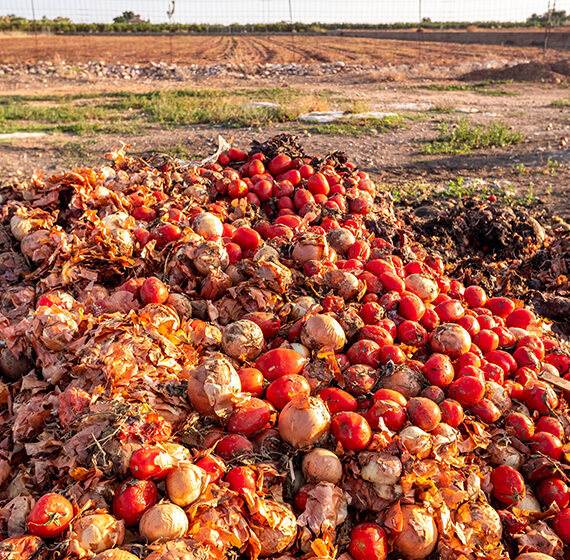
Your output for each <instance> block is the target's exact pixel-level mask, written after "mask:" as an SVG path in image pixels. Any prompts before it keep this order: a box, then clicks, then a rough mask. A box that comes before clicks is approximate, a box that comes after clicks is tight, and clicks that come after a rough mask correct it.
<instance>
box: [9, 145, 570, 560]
mask: <svg viewBox="0 0 570 560" xmlns="http://www.w3.org/2000/svg"><path fill="white" fill-rule="evenodd" d="M282 151H283V150H282ZM109 158H110V159H111V161H112V163H111V165H110V166H105V167H101V168H99V169H88V168H85V169H80V168H77V169H76V170H75V171H73V172H68V173H64V174H61V175H55V176H52V177H48V178H44V177H42V175H41V174H39V173H37V174H35V175H34V176H33V177H31V178H30V179H29V180H27V181H23V182H20V183H18V184H14V185H10V186H8V187H4V188H3V189H2V190H1V191H0V193H1V194H0V196H1V197H2V199H1V200H2V207H1V210H2V214H1V219H2V221H1V224H0V289H1V292H2V293H1V301H0V304H1V306H0V312H1V315H0V345H1V346H0V348H1V353H0V369H1V372H2V378H3V381H2V383H0V406H1V408H0V413H1V419H2V422H1V425H0V500H1V502H0V503H1V506H2V507H1V509H0V534H1V537H2V538H3V540H2V542H0V559H2V560H6V559H18V560H31V559H34V560H44V559H51V558H54V559H55V558H58V559H62V558H65V559H83V558H93V559H96V560H102V559H109V560H135V559H137V558H138V559H142V558H144V559H147V560H157V559H193V558H199V559H204V560H208V559H213V560H215V559H222V558H242V557H243V558H251V559H253V560H256V559H257V558H273V559H283V560H289V559H293V558H304V559H311V558H315V559H332V558H342V559H343V560H351V559H353V560H383V559H385V558H392V559H398V558H399V559H420V558H441V559H444V560H448V559H449V560H453V559H457V560H462V559H469V560H471V559H476V558H480V559H501V558H516V559H518V560H547V559H551V558H555V559H557V560H561V559H563V558H566V559H568V558H570V553H569V552H568V549H567V548H566V545H569V544H570V508H569V507H568V506H569V501H570V490H569V486H568V484H569V482H568V477H567V473H568V465H569V462H570V443H569V442H568V435H569V434H570V423H569V421H568V414H567V410H568V407H567V403H566V400H565V394H564V391H563V389H560V388H559V387H564V382H565V378H567V377H570V372H569V367H570V357H569V354H568V352H567V350H565V346H564V344H565V343H564V341H562V340H560V339H557V338H556V337H554V336H553V335H551V334H550V332H549V331H548V325H546V324H544V323H543V322H542V321H541V319H540V318H539V317H537V316H535V314H534V313H533V312H532V311H531V310H530V309H527V308H525V307H523V306H522V304H520V302H518V301H514V300H512V299H510V298H508V297H501V296H500V295H496V294H490V293H486V291H485V290H484V289H482V288H481V287H479V286H477V285H469V286H466V285H464V284H462V283H461V282H459V281H457V280H453V279H452V278H449V277H448V276H447V275H446V273H445V272H446V265H447V263H446V262H445V260H444V258H443V256H442V255H443V253H440V252H438V251H442V250H443V249H444V248H442V247H435V246H434V247H426V246H423V245H421V244H419V243H417V242H415V241H414V239H413V236H412V235H411V234H410V233H409V230H407V229H406V225H405V224H404V223H403V222H402V221H401V220H399V219H398V218H397V216H396V215H395V212H394V208H393V205H392V202H391V199H390V197H389V195H387V194H385V193H382V192H379V190H378V189H377V188H376V186H375V184H374V182H373V181H372V180H371V178H370V177H369V176H368V175H367V174H366V173H363V172H360V171H358V170H357V169H356V168H355V166H354V165H351V164H350V163H348V162H346V159H345V158H343V157H339V156H338V154H331V155H329V156H327V157H325V158H322V159H317V158H305V157H290V156H289V155H287V153H271V154H268V153H264V152H263V151H252V152H251V153H246V152H244V151H241V150H238V149H235V148H231V149H229V150H228V151H226V152H224V153H221V154H220V155H219V157H218V159H217V163H209V164H204V165H202V166H200V165H196V166H192V165H190V166H186V167H182V166H179V165H177V164H175V163H172V162H170V163H168V162H167V163H165V164H164V165H161V166H159V167H156V166H153V165H151V164H150V163H148V162H146V161H144V160H142V159H135V158H133V157H129V156H127V155H125V153H124V151H123V150H118V151H116V152H114V153H112V154H109Z"/></svg>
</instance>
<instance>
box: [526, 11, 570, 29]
mask: <svg viewBox="0 0 570 560" xmlns="http://www.w3.org/2000/svg"><path fill="white" fill-rule="evenodd" d="M526 22H527V24H529V25H540V26H544V25H548V24H549V23H550V25H553V26H559V25H567V24H569V23H570V16H569V15H567V14H566V10H552V11H550V12H544V14H541V15H539V14H532V16H530V17H529V18H528V19H527V20H526Z"/></svg>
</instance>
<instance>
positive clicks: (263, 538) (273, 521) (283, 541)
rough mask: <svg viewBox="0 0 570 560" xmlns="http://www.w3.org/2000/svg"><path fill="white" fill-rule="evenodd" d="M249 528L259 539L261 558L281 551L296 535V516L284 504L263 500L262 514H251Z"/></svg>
mask: <svg viewBox="0 0 570 560" xmlns="http://www.w3.org/2000/svg"><path fill="white" fill-rule="evenodd" d="M250 527H251V530H252V531H253V532H254V533H255V536H256V537H257V538H258V539H259V544H260V546H261V551H260V552H259V555H260V556H261V557H262V558H265V557H266V556H273V555H274V554H278V553H280V552H283V551H284V550H285V549H286V548H287V547H289V545H291V543H292V542H293V540H294V539H295V536H296V535H297V518H296V517H295V515H294V513H293V512H292V511H291V510H290V509H289V508H288V507H287V506H286V505H285V504H281V503H279V502H275V501H273V500H263V515H259V514H257V515H252V520H251V521H250Z"/></svg>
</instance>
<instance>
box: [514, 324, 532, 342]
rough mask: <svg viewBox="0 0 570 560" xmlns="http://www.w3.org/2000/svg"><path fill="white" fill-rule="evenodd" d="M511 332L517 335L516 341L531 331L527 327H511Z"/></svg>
mask: <svg viewBox="0 0 570 560" xmlns="http://www.w3.org/2000/svg"><path fill="white" fill-rule="evenodd" d="M509 332H510V333H511V334H512V335H513V336H514V337H515V341H516V342H518V341H519V340H520V339H521V338H524V337H525V336H528V335H529V332H528V331H527V330H526V329H521V328H519V327H510V328H509Z"/></svg>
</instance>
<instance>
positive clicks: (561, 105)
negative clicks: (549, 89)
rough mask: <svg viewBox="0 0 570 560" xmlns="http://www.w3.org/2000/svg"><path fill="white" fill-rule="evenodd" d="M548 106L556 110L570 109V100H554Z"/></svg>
mask: <svg viewBox="0 0 570 560" xmlns="http://www.w3.org/2000/svg"><path fill="white" fill-rule="evenodd" d="M548 106H549V107H554V108H555V109H565V108H566V107H570V99H554V100H553V101H551V102H550V104H549V105H548Z"/></svg>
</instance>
